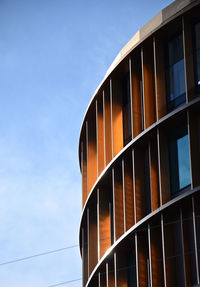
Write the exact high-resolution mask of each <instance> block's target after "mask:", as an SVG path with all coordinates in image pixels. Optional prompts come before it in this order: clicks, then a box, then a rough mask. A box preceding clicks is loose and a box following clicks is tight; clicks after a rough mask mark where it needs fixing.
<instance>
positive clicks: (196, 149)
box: [188, 111, 200, 187]
mask: <svg viewBox="0 0 200 287" xmlns="http://www.w3.org/2000/svg"><path fill="white" fill-rule="evenodd" d="M188 118H189V134H190V155H191V162H192V165H191V169H192V185H193V187H196V186H198V185H200V172H199V171H200V160H199V159H200V143H199V141H200V139H199V138H198V137H197V135H198V134H199V130H200V115H199V111H190V112H189V117H188Z"/></svg>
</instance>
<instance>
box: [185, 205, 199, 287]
mask: <svg viewBox="0 0 200 287" xmlns="http://www.w3.org/2000/svg"><path fill="white" fill-rule="evenodd" d="M182 224H183V244H184V259H185V273H186V286H193V285H195V283H196V282H197V274H196V270H197V266H196V261H195V241H194V224H193V217H192V205H191V200H190V201H187V202H186V203H185V205H184V206H183V207H182Z"/></svg>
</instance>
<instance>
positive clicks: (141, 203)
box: [134, 147, 148, 222]
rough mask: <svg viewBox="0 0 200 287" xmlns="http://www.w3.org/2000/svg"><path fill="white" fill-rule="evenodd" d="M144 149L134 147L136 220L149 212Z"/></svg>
mask: <svg viewBox="0 0 200 287" xmlns="http://www.w3.org/2000/svg"><path fill="white" fill-rule="evenodd" d="M144 156H145V155H144V150H143V149H140V148H139V147H137V148H135V149H134V166H135V168H134V186H135V207H136V222H138V221H139V220H141V219H142V218H143V217H144V216H145V215H146V214H147V208H146V204H147V192H148V191H147V190H146V188H145V171H144Z"/></svg>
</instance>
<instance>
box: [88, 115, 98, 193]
mask: <svg viewBox="0 0 200 287" xmlns="http://www.w3.org/2000/svg"><path fill="white" fill-rule="evenodd" d="M96 179H97V143H96V115H95V113H94V117H91V119H90V121H88V193H89V192H90V190H91V188H92V187H93V185H94V183H95V181H96Z"/></svg>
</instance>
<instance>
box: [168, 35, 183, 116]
mask: <svg viewBox="0 0 200 287" xmlns="http://www.w3.org/2000/svg"><path fill="white" fill-rule="evenodd" d="M166 92H167V104H168V110H169V111H170V110H173V109H174V108H176V107H177V106H179V105H180V104H182V103H183V102H185V69H184V57H183V37H182V33H181V34H178V35H177V36H176V37H174V38H173V39H172V40H170V41H168V45H167V63H166Z"/></svg>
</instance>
